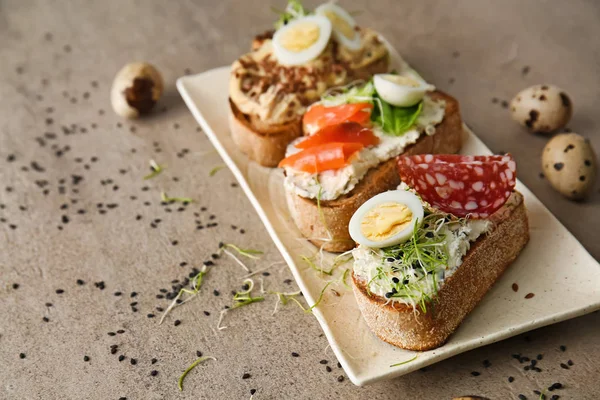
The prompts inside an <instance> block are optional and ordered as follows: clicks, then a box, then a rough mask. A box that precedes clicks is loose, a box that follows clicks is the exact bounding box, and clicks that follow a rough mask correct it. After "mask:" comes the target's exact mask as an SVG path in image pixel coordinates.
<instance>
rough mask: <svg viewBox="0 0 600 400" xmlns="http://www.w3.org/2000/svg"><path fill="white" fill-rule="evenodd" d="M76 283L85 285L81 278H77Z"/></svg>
mask: <svg viewBox="0 0 600 400" xmlns="http://www.w3.org/2000/svg"><path fill="white" fill-rule="evenodd" d="M77 284H78V285H79V286H81V285H85V282H84V281H83V280H82V279H77Z"/></svg>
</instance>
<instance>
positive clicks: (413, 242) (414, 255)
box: [367, 213, 466, 313]
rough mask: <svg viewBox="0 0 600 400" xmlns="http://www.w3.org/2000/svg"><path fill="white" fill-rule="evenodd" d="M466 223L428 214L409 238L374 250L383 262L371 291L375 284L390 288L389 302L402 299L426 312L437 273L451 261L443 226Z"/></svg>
mask: <svg viewBox="0 0 600 400" xmlns="http://www.w3.org/2000/svg"><path fill="white" fill-rule="evenodd" d="M465 222H466V220H464V219H462V220H455V221H448V220H447V219H446V215H445V214H442V213H429V214H426V216H425V217H424V219H423V224H422V226H421V224H418V223H417V224H415V225H414V229H413V234H412V235H411V237H410V239H409V240H408V241H406V242H404V243H401V244H398V245H394V246H390V247H386V248H383V249H381V250H377V251H376V250H373V251H374V252H375V253H376V254H377V255H378V256H379V257H381V259H382V264H381V266H379V267H378V268H377V273H376V274H375V275H374V276H373V277H372V279H371V280H370V281H369V282H368V285H367V289H368V291H369V292H370V290H369V288H370V287H371V285H372V284H375V285H385V287H391V288H392V291H391V292H389V293H387V294H386V298H388V299H389V300H390V301H392V300H394V299H398V300H403V301H406V302H407V303H409V304H412V305H413V306H418V307H419V308H420V309H421V311H422V312H424V313H426V312H427V308H428V304H431V303H432V299H433V298H434V296H435V294H436V293H437V292H438V290H439V285H438V282H437V274H438V273H439V272H440V271H443V270H444V269H445V268H446V265H447V264H448V258H449V257H448V249H447V246H446V233H444V232H445V231H443V230H442V229H441V228H442V226H443V225H445V224H454V223H465ZM392 278H394V279H392Z"/></svg>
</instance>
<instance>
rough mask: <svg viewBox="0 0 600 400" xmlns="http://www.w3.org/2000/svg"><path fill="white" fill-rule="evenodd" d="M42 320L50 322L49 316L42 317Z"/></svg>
mask: <svg viewBox="0 0 600 400" xmlns="http://www.w3.org/2000/svg"><path fill="white" fill-rule="evenodd" d="M42 321H44V322H50V320H49V319H48V317H44V318H42Z"/></svg>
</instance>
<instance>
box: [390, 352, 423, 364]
mask: <svg viewBox="0 0 600 400" xmlns="http://www.w3.org/2000/svg"><path fill="white" fill-rule="evenodd" d="M418 357H419V355H418V354H417V355H415V356H414V357H413V358H411V359H409V360H406V361H401V362H399V363H396V364H392V365H390V367H397V366H399V365H404V364H408V363H409V362H412V361H415V360H416V359H417V358H418Z"/></svg>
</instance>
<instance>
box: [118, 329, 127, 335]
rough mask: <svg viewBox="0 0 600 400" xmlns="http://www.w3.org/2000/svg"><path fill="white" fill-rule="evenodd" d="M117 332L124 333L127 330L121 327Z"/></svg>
mask: <svg viewBox="0 0 600 400" xmlns="http://www.w3.org/2000/svg"><path fill="white" fill-rule="evenodd" d="M117 333H118V334H122V333H125V331H124V330H123V329H119V330H118V331H117Z"/></svg>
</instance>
